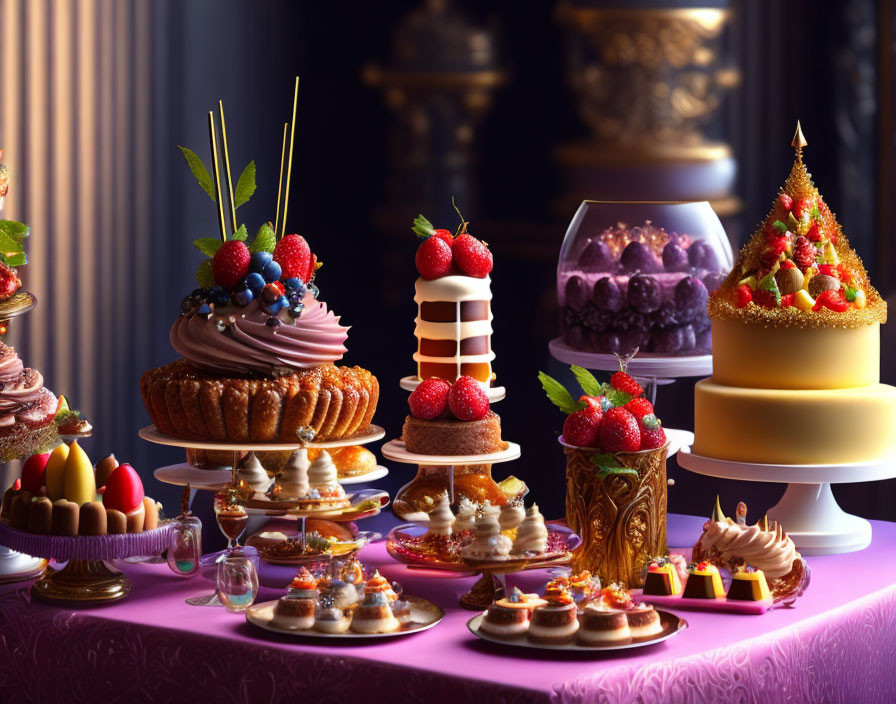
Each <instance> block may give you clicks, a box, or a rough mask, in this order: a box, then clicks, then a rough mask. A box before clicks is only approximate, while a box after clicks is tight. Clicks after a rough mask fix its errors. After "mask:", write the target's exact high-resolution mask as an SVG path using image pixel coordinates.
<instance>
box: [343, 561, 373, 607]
mask: <svg viewBox="0 0 896 704" xmlns="http://www.w3.org/2000/svg"><path fill="white" fill-rule="evenodd" d="M339 576H340V578H341V579H342V581H343V582H345V583H346V584H350V585H351V586H353V587H354V588H355V593H356V594H357V595H358V596H357V598H358V599H359V600H360V598H361V597H362V596H363V595H364V588H365V587H366V586H367V580H365V579H364V568H363V567H361V563H360V562H358V560H357V559H356V558H354V557H353V558H351V559H350V560H348V561H347V562H346V563H345V564H344V565H343V566H342V571H341V572H340V574H339Z"/></svg>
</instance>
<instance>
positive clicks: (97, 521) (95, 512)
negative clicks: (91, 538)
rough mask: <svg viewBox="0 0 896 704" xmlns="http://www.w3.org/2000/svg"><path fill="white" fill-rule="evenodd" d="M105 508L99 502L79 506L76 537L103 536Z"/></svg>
mask: <svg viewBox="0 0 896 704" xmlns="http://www.w3.org/2000/svg"><path fill="white" fill-rule="evenodd" d="M105 534H106V507H105V506H103V504H102V503H100V502H99V501H87V502H85V503H83V504H81V515H80V517H79V519H78V535H105Z"/></svg>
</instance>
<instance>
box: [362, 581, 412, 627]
mask: <svg viewBox="0 0 896 704" xmlns="http://www.w3.org/2000/svg"><path fill="white" fill-rule="evenodd" d="M381 579H382V578H381ZM373 581H374V580H373V579H371V580H370V581H369V582H368V583H367V589H365V590H364V601H362V602H361V603H360V604H359V605H358V608H357V609H356V610H355V614H354V616H352V623H351V629H352V630H353V631H355V632H356V633H392V632H393V631H397V630H399V629H400V628H401V624H400V623H399V622H398V619H397V618H395V615H394V614H393V613H392V607H391V605H390V603H389V597H388V596H386V593H385V591H384V590H382V589H380V588H379V587H378V586H376V585H373V586H372V585H371V582H373ZM383 581H385V580H383Z"/></svg>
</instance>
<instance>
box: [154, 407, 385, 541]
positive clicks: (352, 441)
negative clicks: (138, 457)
mask: <svg viewBox="0 0 896 704" xmlns="http://www.w3.org/2000/svg"><path fill="white" fill-rule="evenodd" d="M385 434H386V431H385V430H383V429H382V428H381V427H379V426H376V425H371V426H370V430H369V431H368V432H367V433H365V434H363V435H356V436H354V437H352V438H345V439H340V440H332V441H328V442H311V443H300V442H291V443H289V442H287V443H223V442H222V443H217V442H202V441H191V440H183V439H181V438H175V437H172V436H170V435H165V434H163V433H160V432H159V431H158V429H156V427H155V426H154V425H149V426H147V427H145V428H141V429H140V432H139V435H140V437H141V438H143V439H144V440H147V441H149V442H152V443H156V444H159V445H168V446H172V447H181V448H184V449H193V450H218V451H227V452H232V453H233V461H232V463H231V467H230V468H229V469H218V470H213V469H212V470H209V469H196V468H195V467H191V466H190V465H188V464H177V465H170V466H167V467H160V468H159V469H157V470H156V471H155V472H154V473H153V475H154V476H155V478H156V479H158V480H159V481H160V482H163V483H165V484H174V485H175V486H190V487H191V488H194V489H198V490H200V491H214V492H218V491H221V490H222V489H225V488H226V487H227V486H234V485H236V483H237V480H236V473H237V464H238V462H239V458H240V454H241V453H243V452H285V451H290V450H298V449H300V448H302V447H304V448H307V449H324V450H326V449H335V448H339V447H348V446H351V445H364V444H366V443H371V442H376V441H377V440H381V439H382V438H383V437H384V436H385ZM387 474H388V470H386V468H385V467H380V468H378V470H375V471H374V472H370V473H368V474H366V475H361V476H359V477H352V478H351V479H349V480H345V479H341V480H339V483H340V484H354V483H362V482H364V483H366V482H369V481H373V480H374V479H380V478H382V477H384V476H386V475H387ZM374 475H375V476H374ZM347 496H348V499H349V501H350V504H349V505H348V506H346V507H343V508H304V507H301V506H300V504H299V503H298V502H295V501H278V500H272V499H268V498H267V497H264V498H263V499H258V498H251V499H243V500H241V501H240V503H241V504H242V506H243V507H244V508H245V509H246V512H247V513H248V514H250V515H263V516H270V517H277V518H288V519H295V520H297V521H298V525H299V535H300V538H301V544H302V545H304V544H305V520H306V519H308V518H325V519H327V520H329V521H336V522H351V521H356V520H361V519H364V518H370V517H371V516H375V515H377V514H378V513H379V512H380V511H381V510H382V509H383V507H385V506H387V505H388V504H389V495H388V494H387V493H386V492H385V491H377V490H373V489H367V490H361V491H356V492H347Z"/></svg>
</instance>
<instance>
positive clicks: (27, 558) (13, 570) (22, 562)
mask: <svg viewBox="0 0 896 704" xmlns="http://www.w3.org/2000/svg"><path fill="white" fill-rule="evenodd" d="M36 305H37V297H36V296H35V295H34V294H33V293H31V292H30V291H24V290H21V289H20V290H19V291H17V292H16V293H14V294H13V295H12V296H10V297H9V298H7V299H6V300H5V301H0V337H2V336H3V335H4V334H5V333H6V330H7V328H8V327H9V321H10V319H11V318H16V317H18V316H20V315H24V314H25V313H27V312H28V311H30V310H33V309H34V307H35V306H36ZM46 568H47V561H46V560H45V559H43V558H42V557H32V556H31V555H24V554H22V553H20V552H16V551H15V550H11V549H10V548H8V547H7V546H6V545H2V546H0V584H6V583H8V582H20V581H23V580H26V579H34V578H35V577H40V576H41V575H42V574H43V573H44V570H45V569H46Z"/></svg>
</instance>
